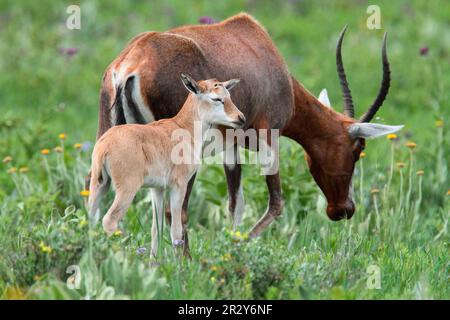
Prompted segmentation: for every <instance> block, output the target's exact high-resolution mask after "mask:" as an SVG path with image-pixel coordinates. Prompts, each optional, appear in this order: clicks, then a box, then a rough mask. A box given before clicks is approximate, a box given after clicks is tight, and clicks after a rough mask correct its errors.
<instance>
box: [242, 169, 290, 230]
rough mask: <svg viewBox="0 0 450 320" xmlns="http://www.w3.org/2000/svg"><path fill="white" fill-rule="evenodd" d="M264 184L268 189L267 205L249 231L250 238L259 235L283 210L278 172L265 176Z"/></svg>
mask: <svg viewBox="0 0 450 320" xmlns="http://www.w3.org/2000/svg"><path fill="white" fill-rule="evenodd" d="M266 184H267V188H268V189H269V205H268V208H267V211H266V213H265V214H264V215H263V216H262V217H261V219H259V221H258V222H257V223H256V224H255V225H254V226H253V228H252V230H251V231H250V237H251V238H255V237H257V236H259V235H260V234H261V232H262V231H263V230H264V229H265V228H267V226H268V225H269V224H270V223H271V222H272V221H273V220H274V219H275V218H277V217H278V216H280V215H281V212H282V210H283V200H282V197H281V181H280V174H279V172H277V173H276V174H273V175H268V176H266Z"/></svg>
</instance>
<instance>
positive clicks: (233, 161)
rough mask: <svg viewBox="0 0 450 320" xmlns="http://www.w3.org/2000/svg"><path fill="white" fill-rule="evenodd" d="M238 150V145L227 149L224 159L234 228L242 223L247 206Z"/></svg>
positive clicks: (229, 205) (229, 208)
mask: <svg viewBox="0 0 450 320" xmlns="http://www.w3.org/2000/svg"><path fill="white" fill-rule="evenodd" d="M238 152H239V148H238V146H237V145H234V146H233V147H230V148H228V149H226V150H225V159H224V160H225V163H224V169H225V176H226V178H227V185H228V210H229V212H230V215H231V219H232V221H233V228H234V230H236V228H237V227H238V226H239V225H240V223H241V220H242V215H243V213H244V208H245V203H244V192H243V188H242V183H241V174H242V172H241V164H240V163H239V161H238V160H239V153H238Z"/></svg>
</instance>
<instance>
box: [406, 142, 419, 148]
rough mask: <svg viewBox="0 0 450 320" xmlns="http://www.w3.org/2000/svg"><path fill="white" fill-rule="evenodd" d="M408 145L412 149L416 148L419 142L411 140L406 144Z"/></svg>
mask: <svg viewBox="0 0 450 320" xmlns="http://www.w3.org/2000/svg"><path fill="white" fill-rule="evenodd" d="M406 146H407V147H408V148H410V149H414V148H415V147H417V144H416V143H415V142H412V141H410V142H408V143H407V144H406Z"/></svg>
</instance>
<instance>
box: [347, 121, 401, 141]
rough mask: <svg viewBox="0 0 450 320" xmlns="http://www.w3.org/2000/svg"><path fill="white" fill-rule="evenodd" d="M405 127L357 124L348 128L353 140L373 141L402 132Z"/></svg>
mask: <svg viewBox="0 0 450 320" xmlns="http://www.w3.org/2000/svg"><path fill="white" fill-rule="evenodd" d="M403 127H404V126H403V125H399V126H389V125H385V124H379V123H367V122H357V123H354V124H352V125H351V126H349V127H348V133H349V134H350V136H351V137H352V138H364V139H372V138H378V137H381V136H384V135H387V134H389V133H394V132H397V131H399V130H401V129H402V128H403Z"/></svg>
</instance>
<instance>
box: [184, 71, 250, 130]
mask: <svg viewBox="0 0 450 320" xmlns="http://www.w3.org/2000/svg"><path fill="white" fill-rule="evenodd" d="M181 81H183V84H184V86H185V87H186V89H187V90H188V91H189V92H190V93H192V94H193V95H195V96H196V97H197V98H198V99H199V101H200V108H199V112H200V115H201V117H202V118H203V120H205V121H206V122H207V123H209V124H211V125H223V126H226V127H231V128H235V129H237V128H242V127H243V126H244V124H245V116H244V114H243V113H242V112H241V111H240V110H239V109H238V108H237V107H236V106H235V105H234V103H233V101H232V100H231V97H230V93H229V90H231V89H232V88H233V87H234V86H235V85H237V84H238V83H239V81H240V80H239V79H231V80H228V81H225V82H220V81H218V80H216V79H208V80H202V81H199V82H196V81H195V80H194V79H192V78H191V77H190V76H188V75H185V74H181Z"/></svg>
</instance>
